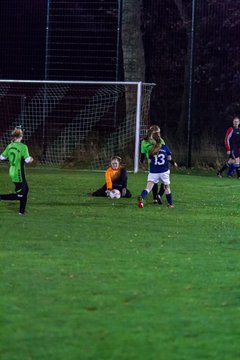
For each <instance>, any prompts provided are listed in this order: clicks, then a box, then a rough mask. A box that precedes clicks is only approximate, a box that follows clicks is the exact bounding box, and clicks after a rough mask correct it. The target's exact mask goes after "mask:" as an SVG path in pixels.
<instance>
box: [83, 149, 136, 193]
mask: <svg viewBox="0 0 240 360" xmlns="http://www.w3.org/2000/svg"><path fill="white" fill-rule="evenodd" d="M105 181H106V182H105V184H104V185H103V186H102V187H101V188H100V189H98V190H96V191H94V192H91V193H88V195H89V196H109V191H110V190H112V189H117V190H119V191H120V193H121V196H122V197H123V198H130V197H131V196H132V194H131V192H130V191H129V190H128V188H127V170H126V168H125V167H124V166H123V164H122V159H121V158H120V156H113V157H112V158H111V163H110V166H109V167H108V168H107V170H106V172H105Z"/></svg>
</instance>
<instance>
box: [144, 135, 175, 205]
mask: <svg viewBox="0 0 240 360" xmlns="http://www.w3.org/2000/svg"><path fill="white" fill-rule="evenodd" d="M149 160H150V171H149V174H148V178H147V186H146V188H145V189H144V190H143V191H142V192H141V195H140V197H139V200H138V207H139V208H143V200H144V199H145V198H146V197H147V195H148V194H149V192H150V191H151V190H152V188H153V186H154V184H157V183H159V181H161V182H162V183H163V186H164V190H165V194H166V198H167V202H168V207H169V208H173V207H174V206H173V202H172V194H171V189H170V170H169V162H170V163H171V164H173V165H175V166H177V164H176V163H175V162H174V161H173V160H172V153H171V151H170V150H169V148H168V146H167V145H165V144H161V143H160V140H159V141H157V142H156V144H155V145H153V147H152V149H151V150H150V154H149ZM158 196H160V195H158Z"/></svg>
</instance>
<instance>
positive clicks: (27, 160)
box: [24, 156, 33, 164]
mask: <svg viewBox="0 0 240 360" xmlns="http://www.w3.org/2000/svg"><path fill="white" fill-rule="evenodd" d="M24 161H25V163H27V164H29V163H31V162H33V158H32V157H31V156H28V157H27V158H26V159H24Z"/></svg>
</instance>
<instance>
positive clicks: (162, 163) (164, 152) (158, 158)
mask: <svg viewBox="0 0 240 360" xmlns="http://www.w3.org/2000/svg"><path fill="white" fill-rule="evenodd" d="M171 154H172V153H171V151H170V150H169V148H168V146H167V145H162V146H161V148H160V150H159V152H158V155H151V156H150V157H149V159H150V161H151V162H150V173H162V172H165V171H168V159H167V157H168V155H171Z"/></svg>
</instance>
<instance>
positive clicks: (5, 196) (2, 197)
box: [0, 183, 19, 200]
mask: <svg viewBox="0 0 240 360" xmlns="http://www.w3.org/2000/svg"><path fill="white" fill-rule="evenodd" d="M14 184H15V191H16V183H14ZM0 200H19V197H18V195H17V193H16V192H15V193H10V194H0Z"/></svg>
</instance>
